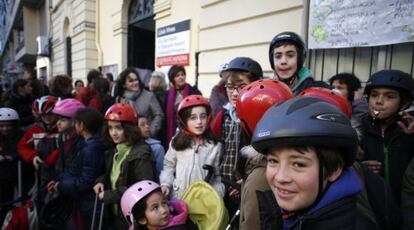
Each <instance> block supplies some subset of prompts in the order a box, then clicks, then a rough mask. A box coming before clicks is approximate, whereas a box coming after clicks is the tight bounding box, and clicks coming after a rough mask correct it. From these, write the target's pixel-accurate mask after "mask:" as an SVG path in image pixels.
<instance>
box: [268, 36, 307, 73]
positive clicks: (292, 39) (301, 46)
mask: <svg viewBox="0 0 414 230" xmlns="http://www.w3.org/2000/svg"><path fill="white" fill-rule="evenodd" d="M281 42H289V43H293V44H294V45H295V46H296V47H297V49H298V70H297V71H299V70H300V69H301V68H302V66H303V63H304V62H305V58H306V47H305V42H304V41H303V40H302V38H301V37H300V36H299V35H297V34H296V33H294V32H282V33H280V34H278V35H276V36H275V37H274V38H273V39H272V41H271V42H270V46H269V61H270V66H271V67H272V69H273V70H274V69H275V65H274V63H273V52H274V50H275V47H276V46H277V44H279V43H281Z"/></svg>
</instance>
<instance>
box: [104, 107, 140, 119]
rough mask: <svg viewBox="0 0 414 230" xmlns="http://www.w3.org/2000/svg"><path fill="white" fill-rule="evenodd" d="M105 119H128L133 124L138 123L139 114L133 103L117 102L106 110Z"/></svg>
mask: <svg viewBox="0 0 414 230" xmlns="http://www.w3.org/2000/svg"><path fill="white" fill-rule="evenodd" d="M104 119H105V120H107V121H126V122H130V123H132V124H137V122H138V115H137V113H136V112H135V109H134V108H133V107H132V106H131V105H129V104H125V103H117V104H114V105H112V106H111V107H109V109H108V110H107V111H106V112H105V117H104Z"/></svg>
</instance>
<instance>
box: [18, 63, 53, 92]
mask: <svg viewBox="0 0 414 230" xmlns="http://www.w3.org/2000/svg"><path fill="white" fill-rule="evenodd" d="M23 79H25V80H27V81H29V82H30V84H31V86H32V88H33V97H34V98H39V97H41V96H44V95H48V94H49V88H48V87H47V86H46V85H45V84H43V83H42V82H41V81H39V80H38V79H37V76H36V71H35V69H34V67H33V66H25V67H24V70H23Z"/></svg>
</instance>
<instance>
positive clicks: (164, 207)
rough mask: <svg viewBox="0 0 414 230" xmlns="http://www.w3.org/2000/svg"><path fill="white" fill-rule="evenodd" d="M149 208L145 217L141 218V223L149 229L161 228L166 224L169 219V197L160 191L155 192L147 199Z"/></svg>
mask: <svg viewBox="0 0 414 230" xmlns="http://www.w3.org/2000/svg"><path fill="white" fill-rule="evenodd" d="M146 202H147V203H146V205H147V209H145V217H143V218H141V219H140V220H139V222H140V224H143V225H146V226H147V228H148V229H159V228H161V227H163V226H166V225H167V224H168V221H169V216H170V210H169V208H168V203H167V199H166V198H164V196H163V195H162V193H161V192H160V191H156V192H153V193H152V194H150V195H149V197H148V198H147V200H146Z"/></svg>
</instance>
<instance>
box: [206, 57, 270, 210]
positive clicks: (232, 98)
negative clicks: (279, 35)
mask: <svg viewBox="0 0 414 230" xmlns="http://www.w3.org/2000/svg"><path fill="white" fill-rule="evenodd" d="M262 76H263V71H262V67H261V66H260V64H259V63H258V62H256V61H255V60H253V59H251V58H248V57H237V58H234V59H233V60H231V61H230V63H229V65H228V67H227V69H226V71H225V72H224V73H223V79H224V81H225V88H226V93H227V97H228V99H229V102H228V103H227V104H226V105H224V106H223V107H224V108H223V110H222V111H220V112H219V113H218V114H217V116H216V117H215V119H214V121H213V122H212V130H213V132H214V134H215V136H216V137H217V138H218V139H219V140H220V141H221V142H223V153H222V157H221V163H220V174H221V176H222V179H223V181H224V184H226V192H225V196H224V202H225V204H226V207H227V209H228V211H229V214H230V216H231V215H233V214H234V213H235V212H236V210H237V208H238V206H239V201H240V191H239V189H236V188H234V187H235V186H229V184H230V183H233V184H236V183H237V184H241V182H242V173H241V172H240V171H239V170H238V169H239V168H238V165H240V164H241V163H240V160H241V155H240V151H239V150H240V149H241V148H242V147H243V146H245V145H248V144H249V143H248V141H247V139H246V137H245V136H244V134H243V132H242V129H241V124H240V120H239V118H238V116H237V112H236V102H237V98H238V96H239V93H240V90H241V89H242V88H243V87H245V86H246V85H248V84H249V83H251V82H253V81H256V80H259V79H261V78H262ZM226 181H227V183H226ZM229 182H230V183H229ZM237 187H238V186H237Z"/></svg>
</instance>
